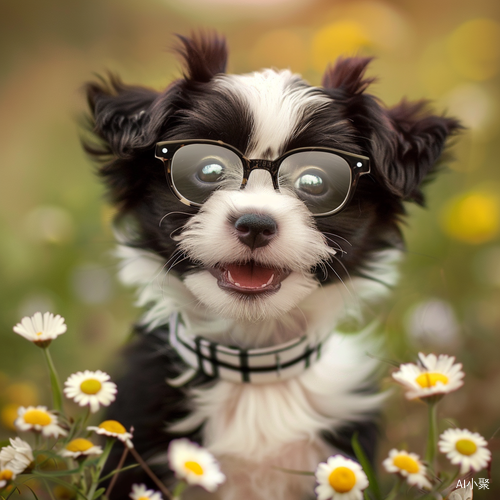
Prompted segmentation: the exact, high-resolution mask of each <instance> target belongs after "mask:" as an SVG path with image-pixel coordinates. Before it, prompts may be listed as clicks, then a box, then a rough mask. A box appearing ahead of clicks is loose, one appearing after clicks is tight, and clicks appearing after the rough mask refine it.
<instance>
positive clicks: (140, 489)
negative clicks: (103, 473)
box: [129, 484, 162, 500]
mask: <svg viewBox="0 0 500 500" xmlns="http://www.w3.org/2000/svg"><path fill="white" fill-rule="evenodd" d="M129 496H130V498H131V499H132V500H162V496H161V494H160V492H159V491H153V490H148V489H147V488H146V485H144V484H133V485H132V491H131V493H130V495H129Z"/></svg>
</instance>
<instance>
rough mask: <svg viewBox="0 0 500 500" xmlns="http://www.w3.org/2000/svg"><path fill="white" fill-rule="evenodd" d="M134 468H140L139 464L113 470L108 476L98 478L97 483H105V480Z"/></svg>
mask: <svg viewBox="0 0 500 500" xmlns="http://www.w3.org/2000/svg"><path fill="white" fill-rule="evenodd" d="M136 467H140V465H139V464H132V465H127V467H122V468H121V469H115V470H113V471H111V472H110V473H109V474H107V475H106V476H104V477H101V478H99V482H100V483H102V482H103V481H106V479H109V478H110V477H112V476H114V475H115V474H119V473H120V472H123V471H126V470H129V469H135V468H136Z"/></svg>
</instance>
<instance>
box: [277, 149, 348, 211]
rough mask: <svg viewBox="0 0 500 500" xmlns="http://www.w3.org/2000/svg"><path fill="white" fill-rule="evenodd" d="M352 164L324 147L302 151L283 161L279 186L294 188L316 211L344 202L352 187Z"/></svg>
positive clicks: (309, 206)
mask: <svg viewBox="0 0 500 500" xmlns="http://www.w3.org/2000/svg"><path fill="white" fill-rule="evenodd" d="M351 177H352V173H351V167H350V166H349V164H348V163H347V161H346V160H344V159H343V158H341V157H340V156H338V155H336V154H335V153H328V152H325V151H301V152H299V153H294V154H292V155H290V156H288V157H286V158H285V159H284V160H283V162H282V163H281V165H280V169H279V173H278V182H279V185H280V187H283V188H288V189H293V190H294V191H295V193H296V194H297V196H298V197H299V198H300V199H301V200H302V201H303V202H304V203H305V204H306V205H307V207H308V208H309V210H310V211H311V212H312V213H313V214H316V215H320V214H326V213H329V212H332V211H334V210H336V209H338V208H339V207H341V206H342V205H343V203H344V202H345V200H346V199H347V197H348V195H349V190H350V189H351Z"/></svg>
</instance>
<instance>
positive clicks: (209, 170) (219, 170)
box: [197, 163, 224, 182]
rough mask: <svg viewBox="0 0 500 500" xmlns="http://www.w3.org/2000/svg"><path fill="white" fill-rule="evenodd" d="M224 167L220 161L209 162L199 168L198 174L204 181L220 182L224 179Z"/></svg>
mask: <svg viewBox="0 0 500 500" xmlns="http://www.w3.org/2000/svg"><path fill="white" fill-rule="evenodd" d="M223 174H224V167H223V166H222V165H220V164H219V163H209V164H208V165H204V166H203V167H201V168H200V169H199V170H198V173H197V176H198V179H200V181H203V182H219V181H220V180H222V176H223Z"/></svg>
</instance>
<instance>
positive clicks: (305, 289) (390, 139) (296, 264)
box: [87, 39, 458, 320]
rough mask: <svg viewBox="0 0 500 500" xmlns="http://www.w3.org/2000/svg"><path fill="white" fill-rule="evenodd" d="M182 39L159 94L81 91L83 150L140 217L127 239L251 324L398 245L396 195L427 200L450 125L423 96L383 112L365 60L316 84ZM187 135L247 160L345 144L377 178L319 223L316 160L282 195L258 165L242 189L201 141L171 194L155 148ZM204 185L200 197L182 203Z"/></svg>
mask: <svg viewBox="0 0 500 500" xmlns="http://www.w3.org/2000/svg"><path fill="white" fill-rule="evenodd" d="M182 41H183V49H181V52H182V53H183V56H184V58H185V61H186V67H187V75H186V76H185V78H184V79H181V80H178V81H176V82H174V83H173V84H172V85H171V86H170V87H169V88H168V89H167V90H166V91H165V92H163V93H156V92H154V91H150V90H147V89H143V88H140V87H126V86H124V85H123V84H121V83H120V82H118V81H116V80H112V81H111V85H110V86H109V87H105V86H103V85H90V86H89V87H88V89H89V100H90V104H91V108H92V110H93V114H94V120H95V129H94V131H95V132H96V133H97V135H98V136H99V137H100V138H101V139H102V140H103V141H104V149H101V150H98V149H96V148H95V147H91V146H88V147H87V149H89V150H90V151H91V152H92V153H93V154H94V155H96V156H98V157H100V158H104V157H105V158H106V160H107V162H106V163H105V164H104V165H103V166H102V168H101V174H102V175H103V176H104V177H105V179H106V180H107V183H108V186H109V187H110V191H111V194H112V196H113V198H114V200H115V202H116V203H117V204H118V206H119V208H120V214H121V216H122V218H124V217H123V216H131V218H132V219H133V221H134V231H133V239H134V241H133V242H132V243H133V244H135V245H139V246H140V247H141V248H146V249H149V250H152V251H154V252H156V253H157V254H159V255H160V256H161V257H162V258H163V259H164V261H165V266H166V268H167V269H171V270H172V272H175V273H178V274H179V275H180V276H181V277H182V279H183V281H184V283H185V285H186V286H187V287H188V288H189V290H190V291H191V292H192V293H193V294H194V296H195V297H196V298H197V299H198V300H199V301H200V302H201V303H203V304H204V305H205V306H206V307H208V308H209V309H210V310H211V311H213V312H215V313H217V314H220V315H222V316H224V317H230V318H240V319H241V318H243V319H249V320H258V319H265V318H269V317H277V316H281V315H283V314H285V313H287V312H288V311H290V309H292V308H293V307H295V306H297V305H298V304H299V303H300V302H301V301H302V300H303V299H304V298H305V297H307V296H308V295H309V294H311V292H312V291H314V290H315V289H316V288H317V287H318V286H320V284H328V283H333V282H341V281H343V280H345V279H347V278H348V277H349V276H355V275H363V274H366V273H369V271H370V266H371V265H372V264H373V263H374V261H375V260H376V258H377V253H379V252H381V251H383V250H385V249H387V248H394V247H397V246H399V245H400V244H401V238H400V233H399V230H398V227H397V222H398V219H399V217H400V216H401V214H402V213H403V208H402V202H403V201H404V200H413V201H417V202H421V201H422V194H421V192H420V189H419V186H420V184H421V182H422V181H423V179H424V178H425V177H426V175H427V174H428V173H429V172H431V171H432V170H433V168H434V165H435V163H436V161H437V160H438V158H439V156H440V153H441V150H442V148H443V146H444V142H445V139H446V137H447V135H448V134H449V133H451V132H453V131H454V130H455V129H456V128H457V127H458V124H457V123H456V122H455V121H453V120H450V119H446V118H443V117H437V116H432V115H430V114H428V113H427V112H426V111H425V110H424V109H423V106H422V105H420V104H417V105H409V104H407V103H402V104H401V105H400V106H398V107H396V108H393V109H392V110H386V109H384V108H382V107H381V106H380V104H379V103H378V102H377V101H376V100H375V99H374V98H373V97H371V96H370V95H367V94H365V93H364V90H365V88H366V87H367V85H368V83H369V81H368V80H365V79H363V73H364V70H365V67H366V65H367V63H368V60H366V59H345V60H341V61H339V62H338V63H337V65H336V66H335V67H334V68H333V69H330V70H328V71H327V73H326V74H325V77H324V81H323V88H318V87H311V86H310V85H308V84H307V83H306V82H304V81H303V80H301V79H300V78H299V77H297V76H296V75H292V74H291V73H290V72H288V71H284V72H276V71H271V70H266V71H263V72H260V73H254V74H251V75H244V76H235V75H226V74H224V73H223V71H224V68H225V63H226V49H225V45H224V43H223V41H221V40H219V39H212V40H206V39H194V40H187V39H183V40H182ZM186 140H201V141H203V140H210V141H222V143H224V144H227V145H228V146H229V147H230V148H235V149H236V150H238V151H239V152H241V155H244V156H245V157H246V158H248V159H251V160H257V159H258V160H275V159H277V158H278V157H280V156H282V155H284V154H286V153H288V152H290V151H293V150H295V149H298V148H328V149H336V150H342V151H344V152H346V153H351V154H354V155H356V154H357V155H364V156H366V157H369V158H370V161H371V173H370V174H369V175H365V176H362V177H359V182H358V183H357V185H356V186H355V190H353V191H352V193H351V194H352V197H351V199H350V202H349V203H348V204H347V205H346V206H345V207H343V209H342V210H341V211H339V212H337V213H334V214H333V215H331V216H329V217H321V218H320V217H314V212H315V210H314V203H316V204H318V203H319V204H321V203H323V204H324V205H326V206H327V207H330V209H332V210H333V209H335V206H334V205H335V203H334V202H332V201H331V200H329V198H328V196H327V194H325V193H327V192H328V191H325V189H327V188H329V189H330V190H331V191H334V190H336V189H338V185H335V182H333V183H332V185H331V186H330V187H328V186H326V187H325V185H323V184H324V183H325V182H326V180H325V178H324V177H323V178H322V177H321V175H320V174H318V173H317V171H316V170H317V166H316V165H309V164H307V163H304V164H302V165H301V167H300V168H303V169H305V170H303V171H304V172H305V174H304V175H302V177H297V179H296V180H294V182H293V183H289V184H286V183H284V184H283V185H281V186H280V189H279V190H277V189H276V187H277V179H276V178H275V179H273V177H272V175H271V172H270V171H269V170H270V169H269V168H258V169H255V170H252V172H251V173H250V175H249V176H248V179H246V184H245V186H244V189H241V182H240V181H241V173H240V172H239V167H240V166H238V165H236V164H234V162H233V163H231V162H226V163H224V162H221V161H218V160H217V158H218V157H217V155H213V154H212V156H213V157H214V158H215V159H214V160H213V161H212V160H210V161H208V162H207V161H205V162H204V163H203V161H202V160H204V157H203V146H202V145H201V146H202V147H201V153H197V155H198V156H196V155H195V156H194V157H193V158H191V160H190V161H189V162H188V163H187V164H186V165H187V166H184V167H178V168H186V169H192V173H191V172H190V173H189V175H187V174H186V175H185V178H187V179H188V181H186V182H187V183H185V184H184V185H180V184H179V185H178V186H177V187H176V189H177V195H178V196H176V195H174V193H173V192H172V191H170V190H169V188H168V183H167V179H166V178H165V172H164V169H163V166H162V164H161V162H160V161H159V160H158V159H156V158H155V145H156V143H158V142H161V141H186ZM208 156H210V155H207V157H208ZM110 157H111V158H110ZM110 160H111V161H110ZM197 162H201V163H200V167H199V168H198V167H197V166H196V165H194V166H193V164H194V163H197ZM261 163H262V165H263V166H264V165H269V162H267V163H266V162H261ZM300 168H299V170H300ZM222 169H224V172H222ZM311 169H312V170H311ZM315 169H316V170H315ZM215 181H217V182H215ZM219 181H220V182H219ZM214 182H215V184H213V183H214ZM210 183H212V184H213V185H212V186H211V185H210ZM174 185H175V179H174ZM214 185H216V187H217V189H215V188H214V187H213V186H214ZM207 186H208V187H207ZM207 189H208V191H207ZM182 190H184V191H183V192H180V191H182ZM203 190H205V191H206V193H205V196H203V202H202V203H197V206H192V204H190V205H184V204H182V203H181V200H183V201H185V198H187V199H188V200H189V199H190V198H194V199H195V200H197V196H199V192H200V191H203ZM318 200H319V201H318ZM321 200H326V201H323V202H322V201H321ZM331 203H333V205H332V206H330V205H329V204H331ZM327 211H328V210H327ZM316 212H317V211H316ZM320 212H321V210H320Z"/></svg>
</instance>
